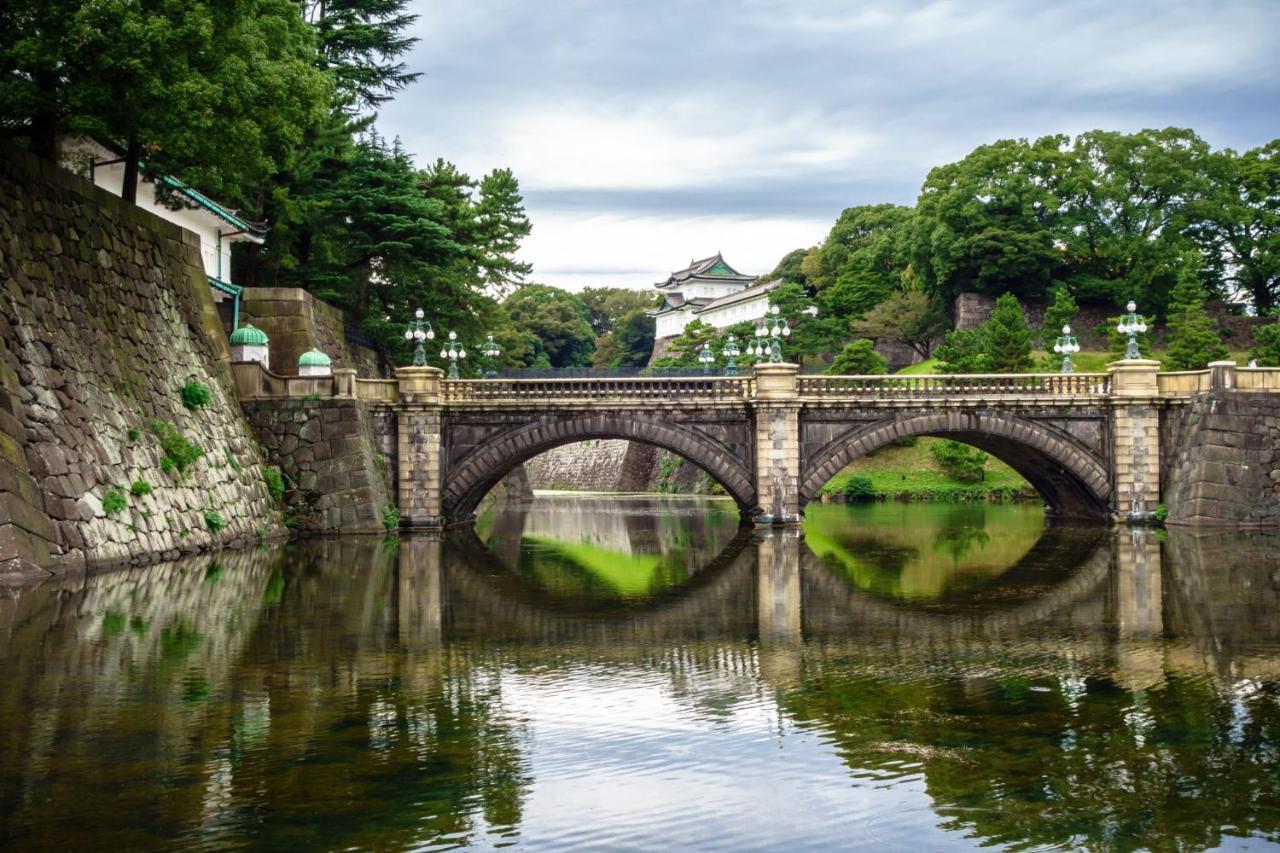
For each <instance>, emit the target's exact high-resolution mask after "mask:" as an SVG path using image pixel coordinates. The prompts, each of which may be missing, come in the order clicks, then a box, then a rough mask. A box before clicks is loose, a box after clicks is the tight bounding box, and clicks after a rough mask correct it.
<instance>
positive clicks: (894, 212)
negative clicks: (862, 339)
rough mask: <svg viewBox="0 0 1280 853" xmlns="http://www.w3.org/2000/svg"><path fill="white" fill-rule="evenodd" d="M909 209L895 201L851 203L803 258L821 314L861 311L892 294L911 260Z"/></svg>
mask: <svg viewBox="0 0 1280 853" xmlns="http://www.w3.org/2000/svg"><path fill="white" fill-rule="evenodd" d="M913 216H914V210H913V209H912V208H909V207H900V206H898V205H894V204H877V205H862V206H859V207H850V208H848V209H846V210H845V211H844V212H843V213H841V214H840V218H839V219H838V220H836V224H835V226H833V227H832V229H831V232H830V233H829V234H828V235H827V239H826V240H824V241H823V243H822V245H821V246H819V247H818V248H817V249H816V250H815V251H814V252H813V254H812V255H811V256H810V257H811V260H808V261H806V263H805V268H806V269H807V270H808V271H809V274H808V276H807V278H808V284H809V285H810V286H811V287H813V288H814V290H815V291H816V292H817V295H818V299H819V301H820V302H821V304H822V306H823V308H824V310H825V312H826V313H828V314H831V315H834V316H836V317H841V318H853V317H860V316H862V314H863V312H865V311H867V310H868V309H870V308H872V307H874V306H875V305H878V304H879V303H881V302H883V301H884V300H885V299H888V298H889V296H890V295H891V294H892V293H893V291H894V289H895V288H896V287H897V286H898V285H899V284H900V283H901V280H902V273H903V271H904V270H905V269H906V267H907V265H908V263H909V262H910V257H909V249H910V236H911V222H912V218H913Z"/></svg>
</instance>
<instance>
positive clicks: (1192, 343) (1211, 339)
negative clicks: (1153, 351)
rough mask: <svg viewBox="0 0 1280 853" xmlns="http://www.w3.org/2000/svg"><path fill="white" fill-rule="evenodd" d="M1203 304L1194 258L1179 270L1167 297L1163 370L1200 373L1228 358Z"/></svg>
mask: <svg viewBox="0 0 1280 853" xmlns="http://www.w3.org/2000/svg"><path fill="white" fill-rule="evenodd" d="M1193 257H1194V256H1193ZM1204 301H1205V292H1204V286H1203V285H1202V284H1201V283H1200V266H1199V264H1198V263H1197V262H1196V261H1195V260H1194V259H1193V260H1189V261H1187V262H1186V263H1184V264H1183V266H1182V269H1181V270H1180V271H1179V273H1178V283H1177V285H1175V286H1174V288H1173V292H1172V293H1171V294H1170V298H1169V324H1168V335H1167V336H1166V339H1165V361H1164V368H1165V369H1166V370H1200V369H1202V368H1204V367H1207V366H1208V365H1209V362H1211V361H1218V360H1221V359H1224V358H1226V357H1227V356H1228V354H1229V351H1228V350H1227V347H1226V345H1225V344H1223V343H1222V338H1221V336H1220V335H1219V334H1218V330H1217V329H1216V328H1215V327H1214V324H1213V321H1212V320H1211V319H1209V316H1208V315H1207V314H1205V313H1204Z"/></svg>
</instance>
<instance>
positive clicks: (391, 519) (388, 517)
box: [382, 506, 400, 533]
mask: <svg viewBox="0 0 1280 853" xmlns="http://www.w3.org/2000/svg"><path fill="white" fill-rule="evenodd" d="M382 526H383V527H384V528H385V529H386V531H387V532H388V533H390V532H392V531H393V530H399V529H400V510H399V509H397V508H396V507H394V506H389V507H387V508H386V509H384V510H383V511H382Z"/></svg>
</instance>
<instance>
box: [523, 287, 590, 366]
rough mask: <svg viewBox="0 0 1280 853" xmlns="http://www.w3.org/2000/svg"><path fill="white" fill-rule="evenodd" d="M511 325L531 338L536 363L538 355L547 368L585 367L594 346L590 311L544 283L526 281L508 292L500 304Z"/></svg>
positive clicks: (569, 295)
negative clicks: (543, 358) (523, 284)
mask: <svg viewBox="0 0 1280 853" xmlns="http://www.w3.org/2000/svg"><path fill="white" fill-rule="evenodd" d="M502 307H503V309H504V310H505V312H506V314H507V316H508V317H510V318H511V323H512V325H513V326H514V327H515V328H516V329H517V330H519V331H522V332H524V333H526V334H528V335H529V336H531V337H532V339H533V341H534V347H535V356H534V361H533V363H532V364H527V365H525V366H527V367H536V366H538V361H539V360H540V359H539V356H543V357H545V360H546V362H547V365H548V366H550V367H585V366H587V365H588V364H590V363H591V354H592V352H593V350H594V349H595V340H596V337H595V332H593V331H592V329H591V310H590V309H589V308H588V307H587V305H586V303H585V302H583V301H582V300H581V299H579V298H578V297H577V296H575V295H573V294H572V293H569V292H568V291H565V290H561V289H560V288H558V287H551V286H549V285H545V284H527V285H525V286H524V287H522V288H520V289H519V290H517V291H516V292H515V293H513V294H511V295H510V296H509V297H507V299H506V300H505V301H504V302H503V305H502Z"/></svg>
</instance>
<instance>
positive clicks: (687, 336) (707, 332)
mask: <svg viewBox="0 0 1280 853" xmlns="http://www.w3.org/2000/svg"><path fill="white" fill-rule="evenodd" d="M716 337H717V333H716V329H715V327H713V326H711V325H710V324H708V323H704V322H702V321H701V320H693V321H692V322H690V323H689V324H688V325H687V326H685V327H684V331H683V332H681V333H680V334H679V335H678V336H677V337H675V338H673V339H672V341H671V342H670V343H669V344H668V345H667V350H666V352H665V353H664V354H663V356H662V357H661V358H658V359H656V360H655V361H654V362H653V366H654V367H698V366H700V365H699V363H698V353H700V352H702V347H703V345H704V344H709V343H711V344H714V341H715V340H716ZM711 351H712V353H714V354H715V357H716V359H717V360H718V361H719V360H721V355H720V349H719V348H717V347H715V346H714V345H713V346H712V348H711Z"/></svg>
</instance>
